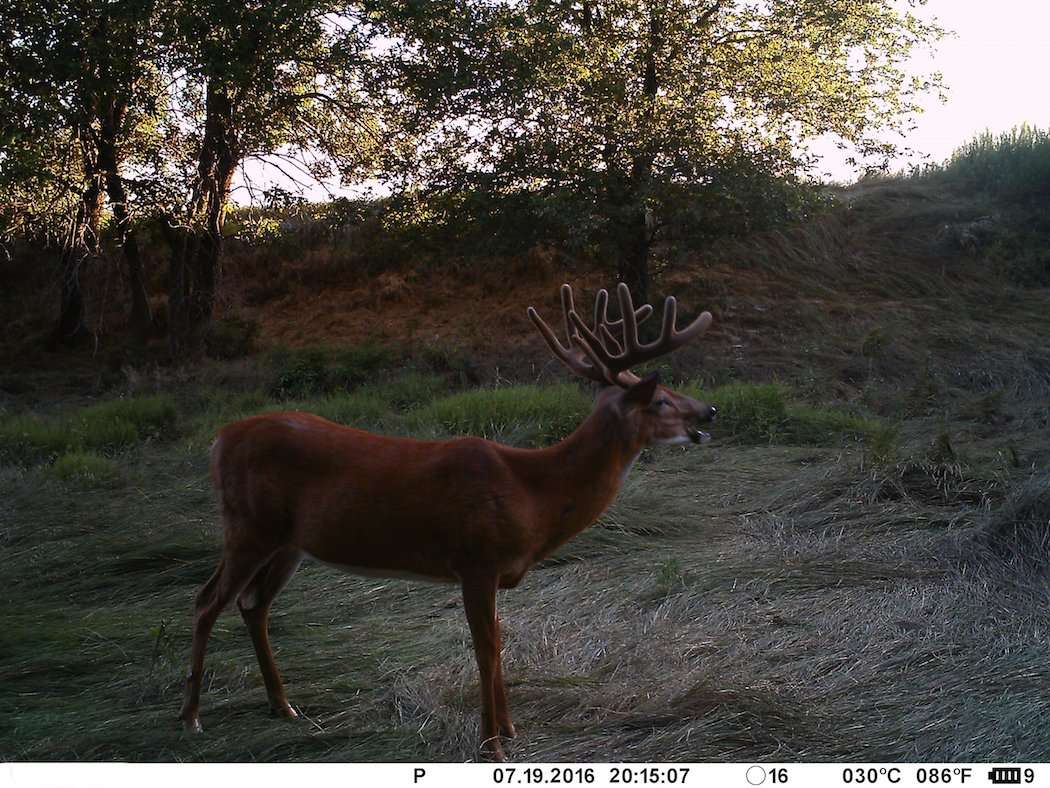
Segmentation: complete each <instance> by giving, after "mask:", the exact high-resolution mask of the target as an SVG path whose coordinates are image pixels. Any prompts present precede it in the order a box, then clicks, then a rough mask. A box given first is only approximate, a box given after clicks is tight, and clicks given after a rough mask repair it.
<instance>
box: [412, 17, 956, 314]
mask: <svg viewBox="0 0 1050 788" xmlns="http://www.w3.org/2000/svg"><path fill="white" fill-rule="evenodd" d="M920 2H921V0H920ZM915 4H916V3H911V4H910V5H909V6H902V4H901V3H899V2H897V0H765V1H764V2H760V1H758V0H699V1H697V0H642V1H641V2H638V1H637V0H584V1H583V2H569V1H568V0H517V1H516V2H510V3H507V4H506V5H503V6H499V5H497V6H494V7H489V6H487V5H486V4H476V5H469V6H468V7H469V9H470V10H469V11H464V12H461V18H471V19H473V20H474V29H475V31H476V32H477V33H478V35H477V36H476V37H473V38H471V39H469V40H467V41H462V40H460V41H459V42H458V43H457V42H456V38H455V35H454V34H453V33H446V34H445V35H442V30H443V28H440V27H439V28H438V30H437V31H436V32H435V31H422V30H420V29H419V27H416V28H412V29H408V30H405V29H402V30H401V31H400V32H401V33H402V34H403V35H409V36H412V35H414V36H415V40H416V42H417V44H416V50H415V51H416V53H417V54H416V57H417V68H416V72H414V73H415V74H416V75H419V74H422V73H424V72H423V71H422V69H421V68H420V66H421V65H422V64H423V63H426V62H432V61H435V60H436V61H437V62H453V61H454V62H453V65H452V66H451V67H450V68H446V69H444V70H438V71H436V72H432V73H431V74H429V75H424V77H423V78H422V79H417V80H416V81H414V82H412V81H411V80H409V84H408V88H407V90H408V92H409V93H410V94H411V95H414V96H415V97H416V99H417V100H418V101H419V103H420V104H421V105H423V106H428V107H436V106H440V107H443V108H444V118H445V125H444V129H443V132H442V133H441V134H435V135H431V137H430V138H429V139H428V140H426V144H427V145H428V146H429V150H427V151H425V152H424V158H423V160H424V161H427V160H430V161H433V162H437V163H438V164H437V165H436V166H434V167H432V168H430V169H429V170H428V171H427V172H426V175H425V181H426V183H427V184H428V185H429V186H431V187H432V188H437V189H441V188H462V184H464V183H468V182H470V183H474V184H484V185H485V186H486V188H490V189H494V190H496V191H501V190H502V191H504V192H506V191H510V190H515V189H522V188H525V189H530V190H536V191H541V192H543V191H546V192H548V193H553V192H557V191H565V190H569V191H573V192H576V193H578V194H580V195H582V196H583V197H584V199H585V201H586V202H587V203H588V204H589V205H590V206H591V209H592V210H593V211H595V212H597V213H599V214H600V215H601V216H603V217H604V219H605V223H606V228H607V231H606V236H607V237H608V238H609V239H610V240H611V242H612V246H613V248H614V249H615V251H616V254H617V258H618V259H617V270H618V275H619V278H620V279H621V280H622V281H625V282H627V283H628V284H629V286H630V287H631V289H632V291H633V292H634V293H635V295H636V296H637V297H638V298H640V299H643V300H644V299H647V291H648V277H649V274H648V259H649V252H650V246H651V243H652V241H653V239H654V236H655V234H656V233H657V232H658V231H659V227H660V224H661V219H662V217H665V216H666V215H667V214H668V213H669V212H670V211H671V210H672V209H673V208H674V207H675V205H674V203H675V201H676V200H681V199H682V198H683V196H687V195H689V193H690V191H691V190H695V189H696V188H704V187H705V185H710V184H711V183H712V182H713V181H714V180H715V179H716V178H718V177H719V172H720V171H721V170H722V169H724V168H726V167H728V166H732V167H739V166H740V164H741V163H745V164H746V165H747V166H748V167H751V168H753V169H754V170H755V171H757V172H761V173H764V174H767V175H769V176H771V177H782V176H789V175H793V174H796V173H798V172H799V171H801V170H804V169H805V167H806V165H807V164H808V160H807V156H806V147H805V143H806V142H807V141H808V140H811V139H813V138H815V137H817V136H820V135H824V134H831V135H835V136H836V137H838V138H840V139H841V140H843V141H845V142H847V143H851V144H853V145H856V146H857V147H858V149H859V150H860V152H861V153H862V154H864V155H870V154H877V153H883V154H885V153H887V152H889V151H890V149H891V147H892V146H889V145H887V144H886V143H884V142H882V141H880V137H879V136H877V135H879V134H880V133H881V134H883V135H884V134H885V132H886V131H888V130H894V129H898V130H899V129H901V128H903V127H904V126H906V124H907V123H908V122H909V118H910V116H911V115H912V114H913V113H914V112H915V111H917V109H918V106H917V104H916V99H917V97H918V95H919V94H920V93H922V92H924V91H928V90H931V89H935V88H936V87H937V86H938V84H939V82H938V79H939V78H938V76H937V75H933V76H932V77H930V78H929V79H926V80H922V79H918V78H909V77H908V76H907V74H906V73H905V70H904V64H905V62H906V60H907V58H908V56H909V55H910V53H911V52H912V51H913V50H914V49H915V48H916V47H919V46H922V45H926V44H930V43H932V42H933V41H935V40H936V39H937V38H938V37H939V36H940V35H941V34H942V31H941V29H940V28H939V27H938V26H937V25H936V24H934V23H930V22H924V21H922V20H920V19H919V18H918V17H917V16H916V15H915V14H914V13H913V12H912V10H911V8H910V6H911V5H915ZM446 16H447V18H455V17H454V16H452V15H446ZM478 20H481V21H480V22H479V21H478ZM450 50H455V51H456V52H457V53H458V54H457V55H456V56H454V57H453V56H450V55H449V54H448V52H449V51H450ZM463 64H469V65H470V66H471V70H470V72H469V73H466V74H464V72H463ZM450 91H451V93H452V96H451V98H449V93H450Z"/></svg>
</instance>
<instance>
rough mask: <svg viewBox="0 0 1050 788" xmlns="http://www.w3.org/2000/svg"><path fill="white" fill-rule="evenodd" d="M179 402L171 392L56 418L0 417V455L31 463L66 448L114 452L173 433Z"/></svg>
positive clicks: (103, 405)
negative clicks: (176, 407) (169, 394)
mask: <svg viewBox="0 0 1050 788" xmlns="http://www.w3.org/2000/svg"><path fill="white" fill-rule="evenodd" d="M175 427H176V409H175V401H174V399H173V398H172V397H170V396H167V395H155V396H151V397H129V398H127V399H118V400H111V401H109V402H100V403H98V404H97V405H90V406H88V407H86V408H82V409H80V410H79V411H77V412H75V413H72V414H69V415H65V416H56V417H52V418H41V417H39V416H34V415H19V416H14V417H11V418H8V419H5V420H4V421H2V422H0V459H2V460H4V461H5V462H14V463H19V464H29V463H33V462H38V461H41V460H49V459H51V458H54V457H56V456H57V455H59V454H61V453H63V452H78V451H92V452H96V453H101V454H114V453H116V452H119V451H122V450H124V449H127V448H129V447H131V446H134V445H136V444H138V443H141V442H142V441H145V440H151V439H164V438H171V437H173V436H174V434H175Z"/></svg>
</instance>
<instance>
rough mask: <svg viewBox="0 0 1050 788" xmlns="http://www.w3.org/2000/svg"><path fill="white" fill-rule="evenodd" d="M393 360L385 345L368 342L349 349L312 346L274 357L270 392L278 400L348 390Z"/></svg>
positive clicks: (367, 380) (374, 374)
mask: <svg viewBox="0 0 1050 788" xmlns="http://www.w3.org/2000/svg"><path fill="white" fill-rule="evenodd" d="M393 360H394V354H393V353H392V351H391V350H390V349H388V348H385V347H381V346H379V345H374V344H367V345H361V346H358V347H350V348H331V347H314V348H306V349H304V350H297V351H287V350H286V351H280V352H278V353H276V354H275V356H274V375H273V384H272V385H271V387H270V388H271V391H272V393H273V394H274V396H276V397H279V398H281V399H304V398H308V397H315V396H317V395H320V394H327V393H331V392H334V391H339V390H343V391H348V390H350V389H353V388H356V387H357V386H360V385H362V384H365V383H368V382H370V381H372V380H374V379H375V377H376V374H377V373H378V372H379V370H380V369H382V367H384V366H386V365H388V364H390V363H391V362H392V361H393Z"/></svg>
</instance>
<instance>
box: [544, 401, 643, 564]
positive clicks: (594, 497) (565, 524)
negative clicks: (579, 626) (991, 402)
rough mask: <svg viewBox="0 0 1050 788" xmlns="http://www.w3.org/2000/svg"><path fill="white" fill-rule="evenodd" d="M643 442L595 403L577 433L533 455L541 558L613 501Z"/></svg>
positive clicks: (581, 528)
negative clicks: (534, 459) (592, 410)
mask: <svg viewBox="0 0 1050 788" xmlns="http://www.w3.org/2000/svg"><path fill="white" fill-rule="evenodd" d="M642 448H643V447H642V445H641V442H640V441H638V440H636V439H633V436H631V435H630V434H628V431H627V430H625V428H624V424H623V419H622V417H621V416H619V415H618V414H617V413H616V412H615V411H613V410H612V409H611V408H608V407H602V406H601V405H599V406H598V407H596V408H595V410H594V412H592V413H591V415H590V416H588V417H587V419H586V421H584V422H583V423H582V424H581V425H580V426H579V427H578V428H577V429H576V431H575V432H573V433H572V434H571V435H570V436H569V437H567V438H566V439H565V440H563V441H561V442H560V443H557V444H555V445H554V446H551V447H549V448H546V449H541V450H539V451H537V452H535V455H536V459H538V460H539V463H537V471H538V473H537V478H536V482H537V487H538V493H539V495H538V500H539V501H540V506H539V509H540V511H539V512H538V514H539V517H538V518H537V522H536V524H537V526H538V527H539V529H540V530H541V532H542V533H541V537H542V544H543V547H542V549H541V550H540V556H538V557H542V556H543V555H547V554H549V553H550V552H551V551H553V550H554V549H555V548H557V547H558V546H559V545H561V544H564V543H565V542H566V541H568V540H569V539H571V538H572V537H573V536H575V535H576V534H578V533H579V532H580V531H583V530H584V529H585V528H587V527H588V526H590V525H591V524H592V523H593V522H594V521H595V520H596V519H597V518H598V517H599V516H600V515H601V513H602V512H604V511H605V509H606V508H607V507H608V506H609V504H611V503H612V501H613V500H614V499H615V498H616V495H617V493H618V492H619V491H620V486H621V485H622V484H623V480H624V478H626V476H627V472H628V471H629V470H630V468H631V465H633V464H634V461H635V460H636V459H637V458H638V455H639V454H640V453H641V450H642Z"/></svg>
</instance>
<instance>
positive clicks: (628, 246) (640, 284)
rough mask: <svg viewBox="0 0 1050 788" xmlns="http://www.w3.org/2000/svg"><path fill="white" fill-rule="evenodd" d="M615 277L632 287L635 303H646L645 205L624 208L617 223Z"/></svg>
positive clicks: (647, 284) (647, 288) (647, 255)
mask: <svg viewBox="0 0 1050 788" xmlns="http://www.w3.org/2000/svg"><path fill="white" fill-rule="evenodd" d="M619 231H620V232H619V236H620V237H619V247H620V248H619V253H620V254H619V260H618V261H617V262H618V265H617V271H616V274H617V278H618V279H619V280H620V281H621V282H623V283H624V284H626V285H627V286H628V287H629V288H630V289H631V295H633V296H634V300H635V303H636V304H647V303H649V229H648V227H647V226H646V221H645V208H644V207H643V206H641V205H634V206H630V207H628V208H626V210H625V215H624V216H623V217H622V219H621V225H620V227H619Z"/></svg>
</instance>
